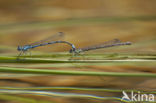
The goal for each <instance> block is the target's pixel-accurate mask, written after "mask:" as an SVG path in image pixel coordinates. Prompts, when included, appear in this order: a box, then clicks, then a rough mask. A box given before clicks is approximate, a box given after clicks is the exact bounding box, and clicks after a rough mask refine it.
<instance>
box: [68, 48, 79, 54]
mask: <svg viewBox="0 0 156 103" xmlns="http://www.w3.org/2000/svg"><path fill="white" fill-rule="evenodd" d="M69 52H70V53H75V54H79V53H80V52H82V50H81V49H75V48H72V49H70V51H69Z"/></svg>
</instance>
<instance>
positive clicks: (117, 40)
mask: <svg viewBox="0 0 156 103" xmlns="http://www.w3.org/2000/svg"><path fill="white" fill-rule="evenodd" d="M116 43H121V41H120V40H119V39H113V40H109V41H106V42H103V43H100V44H98V45H93V46H88V47H84V48H81V49H87V48H93V47H99V46H101V45H111V44H116Z"/></svg>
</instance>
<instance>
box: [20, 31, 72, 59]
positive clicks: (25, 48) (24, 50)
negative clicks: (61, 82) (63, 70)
mask: <svg viewBox="0 0 156 103" xmlns="http://www.w3.org/2000/svg"><path fill="white" fill-rule="evenodd" d="M63 36H64V33H63V32H58V33H57V34H55V35H52V36H51V37H48V38H46V39H44V40H40V41H37V42H34V43H32V44H28V45H24V46H18V47H17V50H18V51H20V54H19V55H18V57H19V56H21V55H23V54H26V53H27V52H28V51H29V50H31V49H33V48H37V47H40V46H45V45H50V44H56V43H65V44H68V45H70V46H71V47H72V49H71V50H73V51H75V46H74V45H73V44H72V43H70V42H67V41H58V40H57V39H59V38H60V37H63Z"/></svg>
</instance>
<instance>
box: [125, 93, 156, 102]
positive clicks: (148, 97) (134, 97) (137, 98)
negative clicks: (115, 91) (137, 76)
mask: <svg viewBox="0 0 156 103" xmlns="http://www.w3.org/2000/svg"><path fill="white" fill-rule="evenodd" d="M122 94H123V97H122V100H127V101H133V102H141V101H148V102H154V101H155V97H154V94H144V93H141V92H140V91H138V92H137V93H136V92H133V91H131V93H129V95H128V94H127V93H126V92H125V91H122Z"/></svg>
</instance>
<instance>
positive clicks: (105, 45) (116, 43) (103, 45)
mask: <svg viewBox="0 0 156 103" xmlns="http://www.w3.org/2000/svg"><path fill="white" fill-rule="evenodd" d="M121 45H131V42H121V41H120V40H119V39H113V40H110V41H107V42H104V43H101V44H99V45H94V46H89V47H85V48H76V49H71V50H70V51H69V52H70V53H74V54H79V53H81V52H85V51H90V50H96V49H101V48H108V47H114V46H121Z"/></svg>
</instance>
